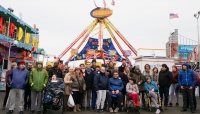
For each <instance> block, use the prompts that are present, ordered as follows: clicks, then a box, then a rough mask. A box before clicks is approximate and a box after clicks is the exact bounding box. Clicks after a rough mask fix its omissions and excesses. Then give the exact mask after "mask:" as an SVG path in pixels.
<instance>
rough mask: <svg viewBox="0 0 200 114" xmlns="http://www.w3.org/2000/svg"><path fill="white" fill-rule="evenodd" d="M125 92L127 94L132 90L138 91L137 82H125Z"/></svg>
mask: <svg viewBox="0 0 200 114" xmlns="http://www.w3.org/2000/svg"><path fill="white" fill-rule="evenodd" d="M126 92H127V93H128V94H129V93H133V92H136V93H139V89H138V86H137V84H130V83H127V84H126Z"/></svg>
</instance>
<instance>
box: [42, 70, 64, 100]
mask: <svg viewBox="0 0 200 114" xmlns="http://www.w3.org/2000/svg"><path fill="white" fill-rule="evenodd" d="M64 86H65V85H64V82H63V80H62V79H60V78H57V76H56V75H55V74H54V75H53V76H52V78H51V79H50V80H49V82H48V83H47V86H46V89H45V96H44V103H51V102H55V103H57V102H59V99H60V98H61V96H62V95H63V94H64ZM49 95H50V96H51V99H49ZM47 97H48V98H47Z"/></svg>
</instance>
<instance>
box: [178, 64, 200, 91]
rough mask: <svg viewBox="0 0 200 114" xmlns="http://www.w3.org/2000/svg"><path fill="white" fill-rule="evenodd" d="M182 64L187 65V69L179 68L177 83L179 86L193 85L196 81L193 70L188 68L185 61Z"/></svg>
mask: <svg viewBox="0 0 200 114" xmlns="http://www.w3.org/2000/svg"><path fill="white" fill-rule="evenodd" d="M183 65H185V66H187V69H188V70H186V71H185V70H181V71H180V73H179V75H178V84H179V86H192V87H194V86H195V83H196V77H195V75H194V72H193V71H192V70H190V69H189V65H188V64H187V63H184V64H183Z"/></svg>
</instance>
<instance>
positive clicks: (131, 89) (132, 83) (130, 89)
mask: <svg viewBox="0 0 200 114" xmlns="http://www.w3.org/2000/svg"><path fill="white" fill-rule="evenodd" d="M126 92H127V94H128V96H129V97H131V98H132V101H133V105H134V106H137V107H140V100H139V89H138V86H137V83H136V80H135V79H133V78H130V79H129V83H127V84H126Z"/></svg>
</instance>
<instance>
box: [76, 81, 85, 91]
mask: <svg viewBox="0 0 200 114" xmlns="http://www.w3.org/2000/svg"><path fill="white" fill-rule="evenodd" d="M76 79H77V81H78V85H79V93H84V90H83V86H81V85H80V83H79V80H78V77H76Z"/></svg>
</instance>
